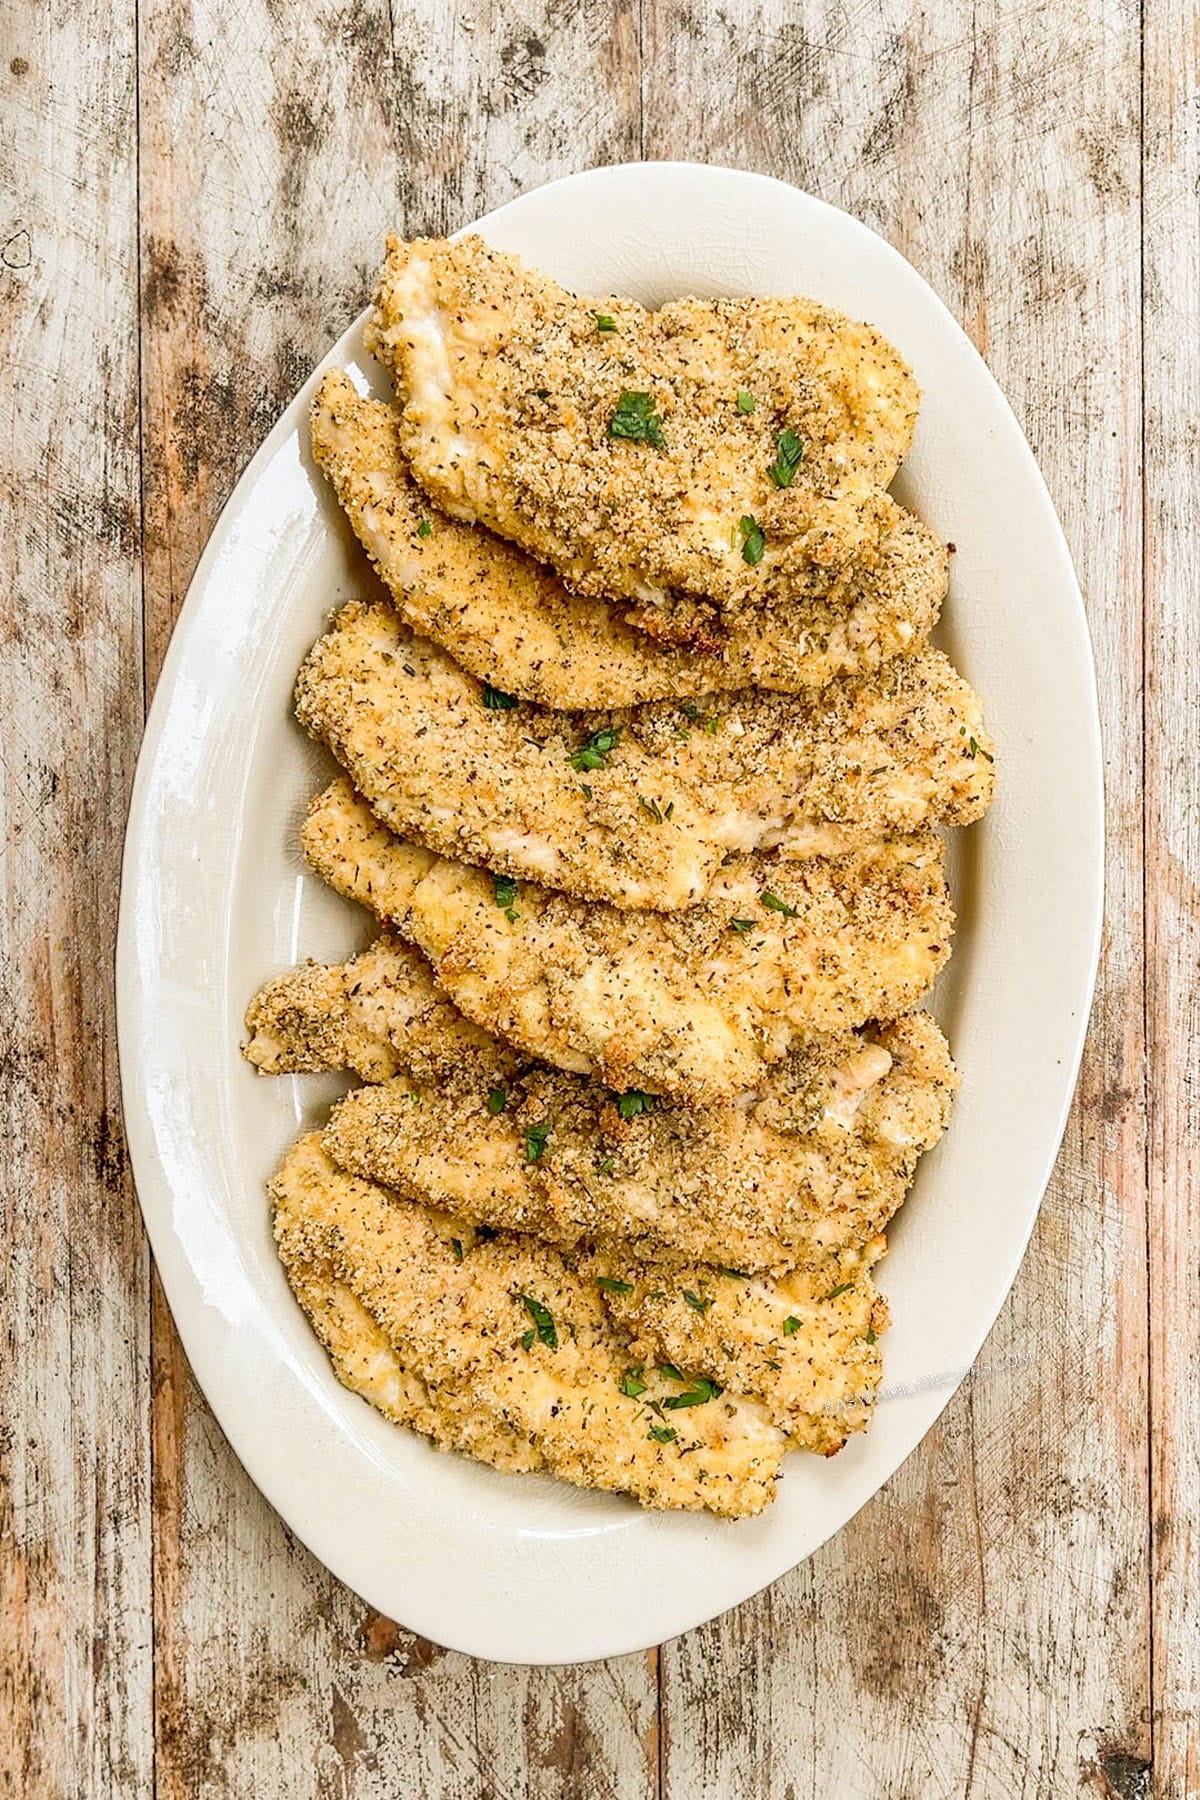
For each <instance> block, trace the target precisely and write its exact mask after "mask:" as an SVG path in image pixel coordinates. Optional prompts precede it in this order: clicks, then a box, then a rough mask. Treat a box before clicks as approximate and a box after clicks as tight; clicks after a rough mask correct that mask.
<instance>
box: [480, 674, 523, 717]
mask: <svg viewBox="0 0 1200 1800" xmlns="http://www.w3.org/2000/svg"><path fill="white" fill-rule="evenodd" d="M483 704H484V705H485V706H486V707H487V709H488V711H489V712H511V711H512V709H513V707H514V706H520V704H521V702H520V701H519V700H518V699H517V697H516V695H515V694H506V693H505V692H504V690H503V688H496V687H493V686H492V684H491V682H490V681H485V682H484V684H483Z"/></svg>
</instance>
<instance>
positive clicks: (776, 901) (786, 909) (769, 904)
mask: <svg viewBox="0 0 1200 1800" xmlns="http://www.w3.org/2000/svg"><path fill="white" fill-rule="evenodd" d="M758 898H759V900H760V901H761V903H762V905H763V906H765V907H766V909H767V911H768V912H778V913H783V914H784V915H785V916H786V917H787V918H789V919H794V918H795V917H796V909H795V907H794V906H789V905H788V903H787V901H786V900H781V899H780V898H779V895H778V894H773V893H772V892H771V890H770V888H764V889H763V891H762V893H761V894H760V895H759V896H758Z"/></svg>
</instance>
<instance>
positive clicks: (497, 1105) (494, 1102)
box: [488, 1087, 508, 1118]
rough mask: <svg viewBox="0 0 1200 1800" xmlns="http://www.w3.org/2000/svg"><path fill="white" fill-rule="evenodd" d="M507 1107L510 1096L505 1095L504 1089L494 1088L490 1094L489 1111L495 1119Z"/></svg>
mask: <svg viewBox="0 0 1200 1800" xmlns="http://www.w3.org/2000/svg"><path fill="white" fill-rule="evenodd" d="M507 1105H508V1095H507V1094H506V1093H505V1091H504V1089H503V1088H502V1087H494V1088H493V1089H492V1090H491V1092H490V1093H489V1094H488V1111H489V1112H490V1113H491V1115H492V1117H493V1118H495V1116H496V1114H497V1113H502V1112H503V1111H504V1109H505V1107H506V1106H507Z"/></svg>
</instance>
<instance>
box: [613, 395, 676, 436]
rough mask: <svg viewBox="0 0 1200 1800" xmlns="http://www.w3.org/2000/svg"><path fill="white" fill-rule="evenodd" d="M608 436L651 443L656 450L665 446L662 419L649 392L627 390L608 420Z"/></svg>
mask: <svg viewBox="0 0 1200 1800" xmlns="http://www.w3.org/2000/svg"><path fill="white" fill-rule="evenodd" d="M608 435H609V437H610V438H630V439H632V440H633V442H634V443H639V444H653V445H654V448H655V449H656V450H662V449H664V448H665V446H666V441H667V440H666V438H665V437H664V436H663V428H662V419H661V417H660V416H659V413H658V410H657V408H656V407H655V404H654V401H653V399H652V398H651V396H650V395H649V394H640V393H631V392H629V391H628V390H627V391H626V392H625V393H623V394H622V395H621V398H620V399H619V400H618V401H617V410H616V412H615V413H614V414H613V416H612V418H611V419H610V420H609V421H608Z"/></svg>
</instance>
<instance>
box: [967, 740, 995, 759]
mask: <svg viewBox="0 0 1200 1800" xmlns="http://www.w3.org/2000/svg"><path fill="white" fill-rule="evenodd" d="M967 755H968V756H969V757H970V758H971V761H972V762H974V760H975V758H976V757H977V756H982V757H983V759H984V761H985V762H990V763H994V762H995V760H996V759H995V757H994V756H993V755H992V754H991V752H990V751H989V750H985V749H984V747H983V745H982V744H981V743H979V742H978V741H977V740H976V739H975V738H973V737H972V738H968V740H967Z"/></svg>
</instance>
